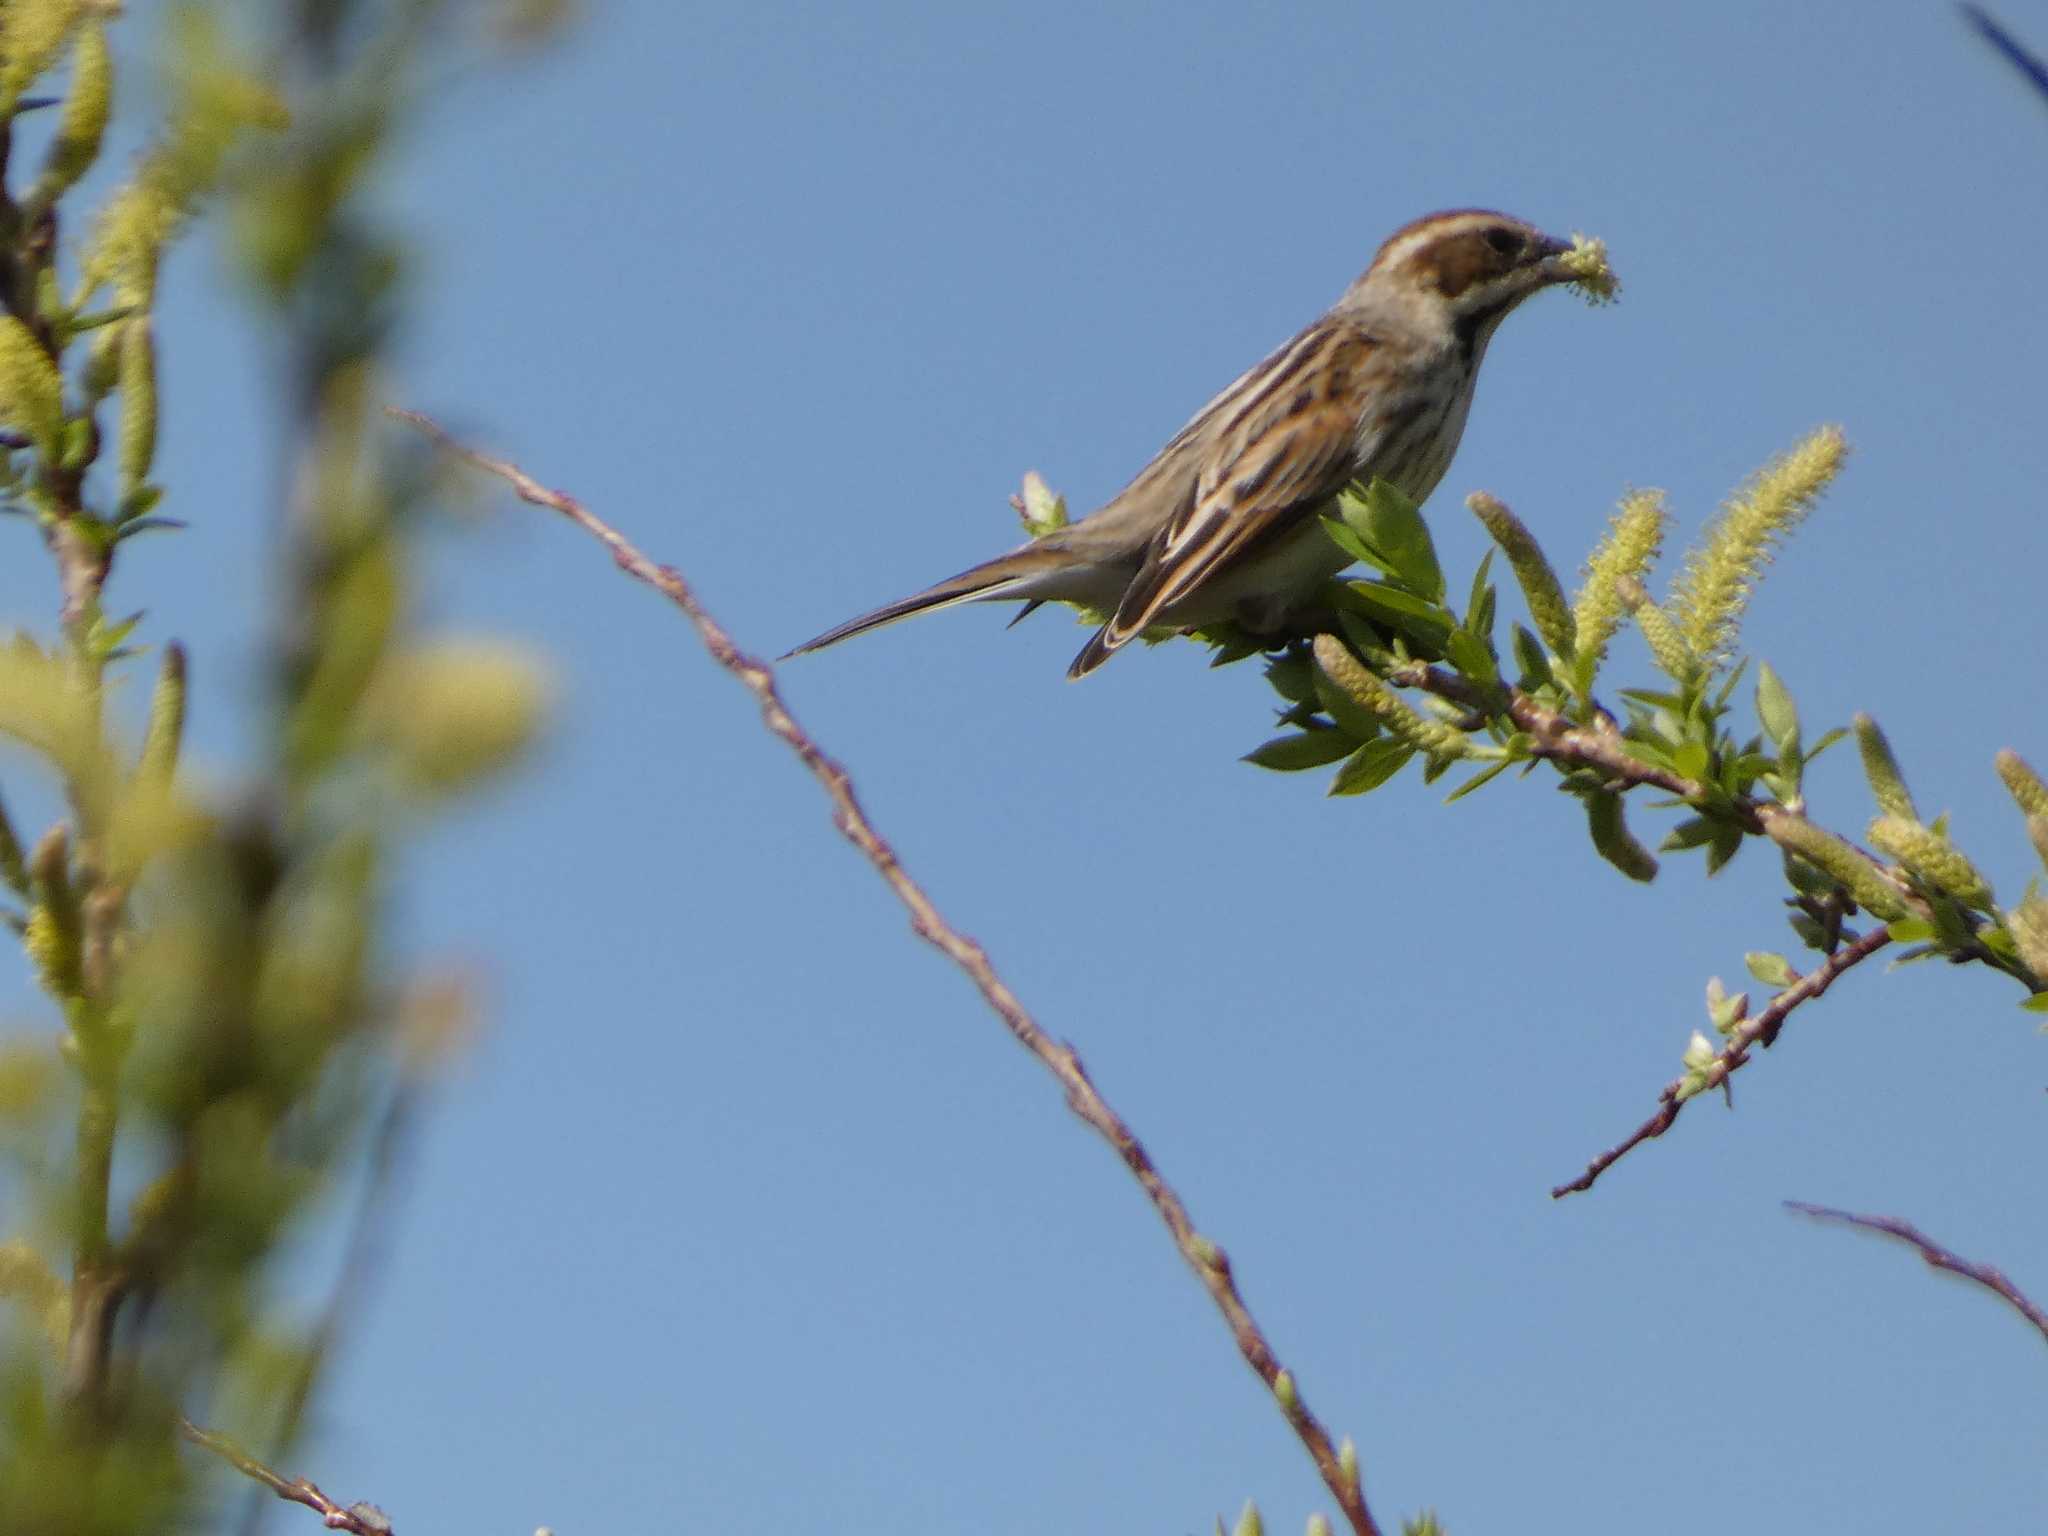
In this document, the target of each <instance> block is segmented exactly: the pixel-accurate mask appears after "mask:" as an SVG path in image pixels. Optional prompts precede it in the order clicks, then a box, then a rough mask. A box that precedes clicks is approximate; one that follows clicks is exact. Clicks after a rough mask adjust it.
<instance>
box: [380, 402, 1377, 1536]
mask: <svg viewBox="0 0 2048 1536" xmlns="http://www.w3.org/2000/svg"><path fill="white" fill-rule="evenodd" d="M390 414H391V415H392V416H393V417H394V418H395V419H396V420H399V421H403V422H406V423H407V424H409V425H411V426H413V427H416V428H418V429H419V431H421V432H423V433H424V434H426V436H427V437H428V438H429V439H431V440H432V441H433V442H434V443H435V444H436V445H438V446H439V447H441V448H442V449H444V450H445V451H447V452H449V453H451V454H453V455H454V456H456V457H457V458H460V459H462V460H464V461H466V462H467V463H469V464H472V465H474V466H475V467H477V468H478V469H481V470H483V471H485V472H486V473H488V474H493V475H496V476H498V477H499V478H500V479H502V480H504V481H505V482H506V483H507V484H509V485H510V486H511V487H512V489H513V490H514V491H515V492H516V493H517V494H518V496H519V498H520V499H521V500H522V501H526V502H530V503H532V504H533V505H535V506H539V507H546V508H549V509H550V510H552V511H555V512H559V513H561V514H562V515H563V516H564V517H566V518H568V519H569V520H570V521H571V522H573V523H574V524H576V526H577V527H579V528H581V529H582V530H583V531H584V532H586V533H588V534H590V535H591V536H592V537H593V538H595V539H597V540H598V541H599V542H600V543H602V544H603V545H604V546H605V547H606V548H607V549H609V550H610V551H611V554H612V559H613V560H614V561H615V562H617V564H618V566H619V568H620V569H621V570H623V571H625V572H626V573H627V574H628V575H630V576H633V577H635V578H636V579H638V580H640V581H643V582H645V583H647V585H649V586H651V587H653V588H654V589H655V590H656V591H658V592H660V593H661V594H662V596H664V597H666V598H667V599H668V600H669V601H670V602H672V603H674V604H675V605H676V607H678V608H680V609H681V610H682V611H683V613H684V615H685V616H686V617H688V619H689V621H690V623H691V624H692V625H694V626H695V628H696V630H697V635H698V638H699V639H701V640H702V641H703V642H704V647H705V649H706V650H708V651H709V652H710V653H711V657H712V660H714V661H716V662H717V663H718V665H719V666H721V667H723V668H724V669H725V670H726V671H727V672H729V673H731V674H732V675H733V677H735V678H736V679H738V681H739V682H740V684H741V685H742V686H743V687H745V688H746V690H747V691H748V692H749V693H751V694H752V695H753V696H754V699H755V702H756V703H757V704H758V705H759V707H760V710H761V720H762V723H763V724H764V725H765V726H766V727H767V728H768V730H769V731H770V733H771V734H773V735H774V736H775V737H777V738H778V739H779V740H781V741H782V742H783V743H784V744H785V745H787V746H788V747H789V749H790V750H791V751H792V752H794V753H795V754H796V755H797V756H798V757H799V758H800V759H802V761H803V764H804V766H805V767H806V768H808V769H810V771H811V774H812V776H813V777H815V778H816V779H817V781H818V784H819V786H820V787H821V788H822V789H823V790H824V791H825V796H826V798H827V799H828V800H829V801H830V802H831V805H832V824H833V825H834V826H836V827H837V828H838V829H839V831H840V834H841V835H842V836H843V837H845V838H846V840H847V841H848V842H850V843H852V844H853V846H854V847H855V848H857V849H859V850H860V852H861V854H862V855H863V856H864V857H865V858H866V859H867V860H868V862H869V863H870V864H872V865H873V866H874V868H875V872H876V873H877V874H879V875H880V876H881V877H882V879H883V880H884V881H885V882H886V883H887V885H888V887H889V889H890V890H891V891H892V892H893V893H894V894H895V896H896V899H897V900H898V901H900V902H902V904H903V906H904V908H905V910H906V911H908V912H909V914H910V927H911V931H912V932H914V933H915V934H916V935H917V936H918V937H919V938H921V939H923V940H924V941H925V942H926V943H928V944H930V945H932V946H933V947H934V948H936V949H937V950H939V951H940V952H941V953H942V954H944V955H945V956H946V958H947V959H949V960H951V961H952V962H953V963H954V964H955V965H957V966H958V967H959V968H960V969H961V970H962V971H964V972H965V973H966V975H967V977H968V979H969V980H970V981H972V982H973V983H974V986H975V989H976V990H977V991H979V992H980V993H981V996H982V999H983V1001H985V1002H986V1003H987V1004H988V1006H989V1008H990V1010H991V1011H992V1012H993V1013H994V1014H995V1015H996V1017H997V1018H999V1019H1001V1020H1002V1022H1003V1026H1004V1027H1005V1028H1006V1029H1008V1030H1009V1032H1010V1034H1011V1036H1012V1037H1013V1038H1014V1039H1015V1040H1016V1041H1017V1043H1018V1044H1019V1045H1021V1046H1023V1047H1024V1049H1025V1050H1027V1051H1029V1052H1030V1053H1031V1054H1032V1055H1033V1056H1035V1057H1036V1058H1037V1059H1038V1061H1039V1063H1040V1064H1041V1065H1042V1066H1043V1067H1044V1068H1045V1069H1046V1070H1047V1071H1048V1072H1050V1073H1051V1074H1052V1075H1053V1077H1054V1078H1055V1079H1057V1080H1058V1082H1059V1084H1060V1086H1061V1088H1062V1089H1064V1090H1065V1093H1066V1099H1067V1107H1068V1108H1069V1109H1071V1110H1072V1111H1073V1112H1074V1113H1075V1114H1076V1115H1078V1116H1080V1118H1081V1119H1082V1120H1083V1121H1084V1122H1086V1123H1087V1125H1088V1126H1089V1127H1090V1128H1091V1129H1093V1130H1094V1131H1095V1132H1096V1134H1098V1135H1099V1136H1101V1137H1102V1139H1103V1140H1105V1141H1107V1142H1108V1143H1109V1144H1110V1146H1111V1147H1112V1148H1114V1149H1115V1151H1116V1154H1117V1156H1118V1157H1119V1158H1121V1159H1122V1160H1123V1163H1124V1166H1125V1167H1126V1168H1128V1169H1129V1170H1130V1171H1131V1174H1132V1176H1133V1177H1134V1178H1136V1179H1137V1181H1138V1183H1139V1185H1140V1186H1141V1187H1142V1188H1143V1189H1144V1191H1145V1195H1146V1197H1147V1198H1148V1199H1149V1200H1150V1201H1151V1202H1152V1206H1153V1209H1154V1210H1156V1211H1157V1212H1158V1213H1159V1219H1160V1220H1161V1221H1163V1222H1164V1223H1165V1224H1166V1229H1167V1231H1168V1232H1169V1233H1170V1234H1171V1235H1172V1238H1173V1242H1174V1246H1175V1247H1177V1248H1178V1249H1179V1250H1180V1253H1181V1257H1182V1258H1184V1259H1186V1260H1187V1263H1188V1266H1189V1268H1191V1269H1193V1270H1194V1272H1195V1276H1196V1278H1197V1279H1199V1280H1200V1281H1201V1282H1202V1285H1203V1287H1204V1288H1205V1289H1206V1290H1207V1291H1208V1293H1209V1297H1210V1299H1211V1300H1212V1301H1214V1302H1215V1304H1216V1308H1217V1310H1218V1311H1220V1312H1221V1313H1222V1314H1223V1318H1224V1321H1225V1322H1226V1323H1227V1324H1228V1325H1229V1327H1230V1332H1231V1336H1232V1337H1233V1338H1234V1339H1236V1341H1237V1347H1238V1352H1239V1353H1240V1354H1242V1355H1243V1356H1244V1359H1245V1363H1246V1364H1248V1365H1249V1366H1250V1367H1251V1368H1252V1369H1253V1370H1254V1371H1256V1372H1257V1373H1258V1375H1259V1377H1260V1379H1261V1380H1263V1381H1264V1382H1265V1383H1266V1385H1267V1387H1268V1388H1269V1389H1270V1390H1272V1391H1273V1393H1274V1395H1275V1397H1276V1398H1277V1399H1278V1400H1279V1402H1280V1405H1281V1410H1282V1412H1283V1413H1284V1414H1285V1416H1286V1418H1287V1422H1288V1423H1289V1424H1290V1425H1292V1426H1293V1429H1294V1432H1295V1434H1296V1435H1297V1436H1298V1437H1299V1438H1300V1440H1301V1442H1302V1444H1303V1445H1304V1446H1305V1447H1307V1449H1308V1453H1309V1455H1310V1456H1311V1457H1312V1458H1313V1459H1314V1461H1315V1464H1316V1470H1317V1471H1318V1472H1320V1473H1321V1474H1322V1479H1323V1483H1324V1485H1325V1486H1326V1487H1328V1488H1329V1490H1330V1493H1331V1496H1332V1497H1333V1498H1335V1499H1336V1501H1337V1504H1338V1506H1339V1507H1340V1508H1341V1509H1342V1510H1343V1511H1344V1516H1345V1519H1346V1520H1347V1521H1348V1522H1349V1523H1350V1526H1351V1529H1352V1530H1353V1532H1354V1533H1356V1536H1378V1532H1379V1527H1378V1525H1376V1524H1375V1523H1374V1521H1373V1518H1372V1514H1371V1512H1370V1511H1369V1510H1368V1509H1367V1508H1366V1503H1365V1495H1364V1492H1363V1490H1362V1489H1361V1487H1360V1485H1359V1483H1358V1481H1357V1480H1356V1479H1354V1478H1351V1477H1349V1476H1347V1475H1346V1473H1345V1471H1344V1468H1343V1465H1342V1462H1341V1460H1340V1458H1339V1456H1338V1453H1337V1449H1336V1447H1335V1446H1334V1445H1332V1444H1331V1441H1330V1436H1329V1433H1328V1431H1327V1430H1325V1429H1324V1428H1323V1426H1322V1423H1321V1422H1320V1421H1319V1420H1318V1419H1317V1418H1316V1416H1315V1415H1314V1414H1312V1413H1310V1412H1309V1410H1308V1405H1307V1404H1306V1403H1305V1402H1304V1401H1303V1400H1302V1398H1301V1395H1300V1391H1299V1388H1298V1387H1297V1386H1296V1385H1295V1382H1294V1379H1293V1376H1292V1373H1290V1372H1285V1371H1284V1368H1283V1367H1282V1366H1281V1364H1280V1362H1279V1360H1278V1359H1277V1358H1276V1357H1275V1356H1274V1353H1273V1349H1272V1346H1271V1345H1270V1344H1269V1343H1268V1342H1267V1340H1266V1336H1265V1334H1264V1332H1263V1331H1262V1330H1261V1329H1260V1327H1259V1325H1258V1322H1257V1321H1256V1320H1255V1319H1254V1318H1253V1317H1252V1314H1251V1311H1250V1309H1249V1308H1248V1307H1246V1305H1245V1303H1244V1298H1243V1297H1242V1296H1241V1295H1240V1294H1239V1293H1238V1289H1237V1283H1236V1281H1235V1279H1234V1278H1233V1277H1232V1274H1231V1267H1230V1261H1229V1259H1228V1258H1227V1257H1225V1255H1224V1253H1223V1251H1222V1250H1221V1249H1220V1248H1218V1247H1217V1246H1216V1245H1215V1244H1214V1243H1212V1242H1210V1241H1209V1240H1208V1239H1207V1238H1205V1237H1203V1236H1202V1235H1201V1233H1200V1232H1198V1231H1197V1230H1196V1228H1195V1224H1194V1221H1193V1219H1192V1218H1191V1217H1190V1216H1189V1215H1188V1211H1187V1207H1186V1205H1185V1204H1184V1203H1183V1202H1182V1200H1181V1198H1180V1196H1179V1195H1178V1194H1176V1193H1175V1192H1174V1189H1173V1187H1172V1186H1171V1185H1170V1184H1168V1183H1167V1182H1166V1179H1165V1177H1164V1176H1163V1175H1162V1174H1161V1173H1160V1172H1159V1169H1158V1166H1157V1165H1156V1164H1155V1163H1154V1162H1153V1161H1152V1157H1151V1154H1150V1153H1148V1152H1147V1151H1146V1150H1145V1147H1144V1144H1143V1143H1142V1142H1140V1141H1139V1140H1138V1138H1137V1136H1136V1134H1135V1133H1134V1132H1133V1131H1132V1130H1131V1128H1130V1127H1129V1126H1128V1125H1127V1124H1125V1122H1124V1121H1123V1119H1122V1117H1121V1116H1119V1115H1118V1114H1117V1113H1116V1111H1115V1110H1113V1109H1111V1108H1110V1106H1109V1103H1108V1101H1107V1100H1105V1099H1104V1098H1103V1097H1102V1095H1101V1093H1100V1092H1098V1091H1097V1089H1096V1087H1095V1084H1094V1083H1093V1082H1091V1081H1090V1080H1089V1077H1088V1073H1087V1071H1086V1069H1084V1068H1083V1067H1082V1065H1081V1058H1080V1057H1079V1056H1078V1055H1076V1054H1075V1051H1074V1048H1073V1047H1072V1046H1070V1045H1068V1044H1067V1043H1065V1042H1064V1041H1061V1040H1055V1039H1053V1038H1052V1037H1051V1036H1049V1035H1048V1034H1046V1032H1045V1031H1044V1030H1043V1029H1041V1028H1040V1027H1039V1025H1038V1023H1037V1021H1036V1020H1035V1019H1034V1018H1033V1017H1032V1016H1031V1014H1030V1013H1029V1011H1027V1010H1026V1008H1025V1007H1024V1004H1023V1003H1022V1002H1021V1001H1020V1000H1019V999H1018V997H1017V995H1016V994H1015V993H1014V992H1012V991H1011V990H1010V988H1009V986H1008V985H1007V984H1006V983H1005V982H1004V981H1003V979H1002V977H1001V976H999V975H998V974H997V973H996V969H995V967H994V966H993V965H992V964H991V963H990V961H989V958H988V952H987V951H986V950H984V949H983V948H982V947H981V945H980V944H978V943H977V942H975V940H973V939H971V938H969V937H967V936H966V935H965V934H963V933H961V932H960V931H959V930H958V929H956V928H954V927H953V925H952V924H951V923H949V922H947V921H946V919H945V917H944V916H943V915H942V914H941V913H940V911H939V909H938V908H937V907H936V906H935V905H934V904H933V903H932V899H931V897H930V896H928V895H927V894H926V893H925V891H924V888H923V887H922V886H920V885H919V884H918V883H917V882H916V881H915V880H914V879H912V878H911V876H910V874H909V872H908V871H907V870H905V869H904V867H903V863H902V861H901V860H900V859H899V858H898V857H897V856H896V851H895V849H893V848H891V847H890V846H889V844H888V842H887V840H886V839H884V838H883V836H882V835H881V833H880V832H878V831H876V830H875V826H874V823H873V822H871V821H870V820H869V819H868V815H867V812H866V811H865V810H863V809H862V808H861V803H860V799H859V796H858V795H857V794H856V793H855V792H854V787H853V780H852V779H851V778H850V777H849V776H848V775H847V772H846V770H845V768H843V767H841V766H840V764H839V763H837V762H836V761H834V760H833V759H832V758H830V757H828V756H827V755H826V754H825V752H824V750H823V749H822V748H821V747H819V746H818V744H817V742H816V741H815V740H814V739H813V738H812V737H811V736H810V734H809V733H808V732H807V731H805V729H804V728H803V726H802V725H801V724H799V723H798V721H797V719H796V717H795V716H794V715H793V714H791V713H790V710H789V706H788V705H787V704H785V703H784V702H783V699H782V695H781V692H780V690H779V689H778V688H777V686H776V682H775V673H774V671H773V670H772V669H771V668H770V667H769V665H768V664H767V663H766V662H765V661H762V660H761V659H760V658H759V657H756V656H752V655H749V654H748V653H747V652H745V651H742V650H741V649H740V648H739V647H738V646H737V645H735V644H734V643H733V640H732V637H731V636H730V635H729V634H727V633H726V631H725V629H724V627H723V626H722V625H720V624H719V623H718V621H717V620H716V619H714V618H713V617H712V616H711V615H710V613H709V612H707V611H706V610H705V608H704V606H703V605H702V604H701V603H700V602H699V601H698V600H697V596H696V593H695V592H694V591H693V590H692V589H691V587H690V585H689V583H688V582H686V581H685V580H684V579H683V577H682V574H681V573H680V572H679V571H677V570H676V569H675V568H674V567H673V566H667V565H657V564H656V563H655V562H654V561H652V560H650V559H648V558H647V556H645V555H643V554H642V553H640V551H639V550H638V549H636V548H635V547H634V546H633V545H632V544H631V543H629V542H628V541H627V539H626V538H625V537H624V535H622V534H620V533H619V532H618V531H617V530H616V529H614V528H612V527H611V526H610V525H609V524H607V523H605V522H604V521H602V520H601V519H599V518H598V517H597V516H596V515H594V514H593V513H591V512H590V511H589V510H588V509H587V508H585V507H584V506H583V504H582V503H581V502H579V501H577V500H576V499H575V498H574V497H573V496H568V495H564V494H563V493H562V492H560V491H554V490H550V489H548V488H547V487H546V486H544V485H542V484H540V483H539V482H538V481H536V480H534V479H533V478H532V477H531V476H529V475H528V474H526V472H525V471H523V470H521V469H520V468H519V467H518V466H517V465H515V464H512V463H509V462H507V461H505V460H503V459H497V458H492V457H491V456H490V455H488V454H484V453H479V452H478V451H477V450H475V449H474V448H470V447H468V446H466V445H464V444H463V443H461V442H458V441H457V440H456V439H455V438H454V437H452V436H451V435H450V434H449V433H448V432H447V431H446V430H445V429H444V428H443V427H441V425H440V424H439V423H438V422H436V421H434V420H433V419H432V418H430V417H427V416H423V415H421V414H419V413H418V412H416V411H401V410H393V411H392V412H391V413H390ZM1283 1375H1285V1377H1286V1380H1285V1382H1284V1383H1283V1381H1282V1377H1283Z"/></svg>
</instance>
